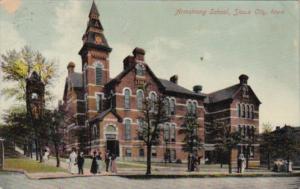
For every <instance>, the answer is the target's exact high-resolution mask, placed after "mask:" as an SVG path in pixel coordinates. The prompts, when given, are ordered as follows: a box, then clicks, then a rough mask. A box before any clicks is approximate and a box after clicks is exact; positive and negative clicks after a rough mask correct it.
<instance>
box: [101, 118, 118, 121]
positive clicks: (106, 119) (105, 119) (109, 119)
mask: <svg viewBox="0 0 300 189" xmlns="http://www.w3.org/2000/svg"><path fill="white" fill-rule="evenodd" d="M103 121H118V119H111V118H104V119H103Z"/></svg>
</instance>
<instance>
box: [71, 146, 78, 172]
mask: <svg viewBox="0 0 300 189" xmlns="http://www.w3.org/2000/svg"><path fill="white" fill-rule="evenodd" d="M76 159H77V154H76V152H75V148H73V149H72V152H71V153H70V155H69V168H70V170H69V171H70V173H71V174H75V173H78V170H77V166H76V162H77V161H76Z"/></svg>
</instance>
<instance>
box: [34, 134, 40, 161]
mask: <svg viewBox="0 0 300 189" xmlns="http://www.w3.org/2000/svg"><path fill="white" fill-rule="evenodd" d="M34 143H35V160H36V161H38V160H39V147H38V140H37V139H34Z"/></svg>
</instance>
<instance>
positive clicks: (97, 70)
mask: <svg viewBox="0 0 300 189" xmlns="http://www.w3.org/2000/svg"><path fill="white" fill-rule="evenodd" d="M99 17H100V14H99V12H98V9H97V6H96V4H95V2H94V1H93V4H92V7H91V9H90V13H89V20H88V23H87V28H86V30H85V33H84V34H83V36H82V42H83V45H82V48H81V49H80V51H79V55H80V56H81V60H82V73H83V74H82V75H83V81H84V84H83V85H84V92H85V94H84V95H85V101H86V114H87V118H91V117H94V116H95V115H96V114H97V112H99V109H98V106H97V104H98V103H101V102H98V101H96V99H97V98H98V96H97V95H99V94H104V85H105V84H106V83H107V82H108V81H109V78H110V77H109V54H110V52H111V51H112V49H111V48H110V46H109V45H108V43H107V40H106V38H105V36H104V34H103V31H104V29H103V27H102V24H101V22H100V20H99Z"/></svg>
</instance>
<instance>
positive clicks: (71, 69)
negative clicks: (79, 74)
mask: <svg viewBox="0 0 300 189" xmlns="http://www.w3.org/2000/svg"><path fill="white" fill-rule="evenodd" d="M74 68H75V64H74V62H69V64H68V66H67V69H68V74H69V75H70V74H71V73H74Z"/></svg>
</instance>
